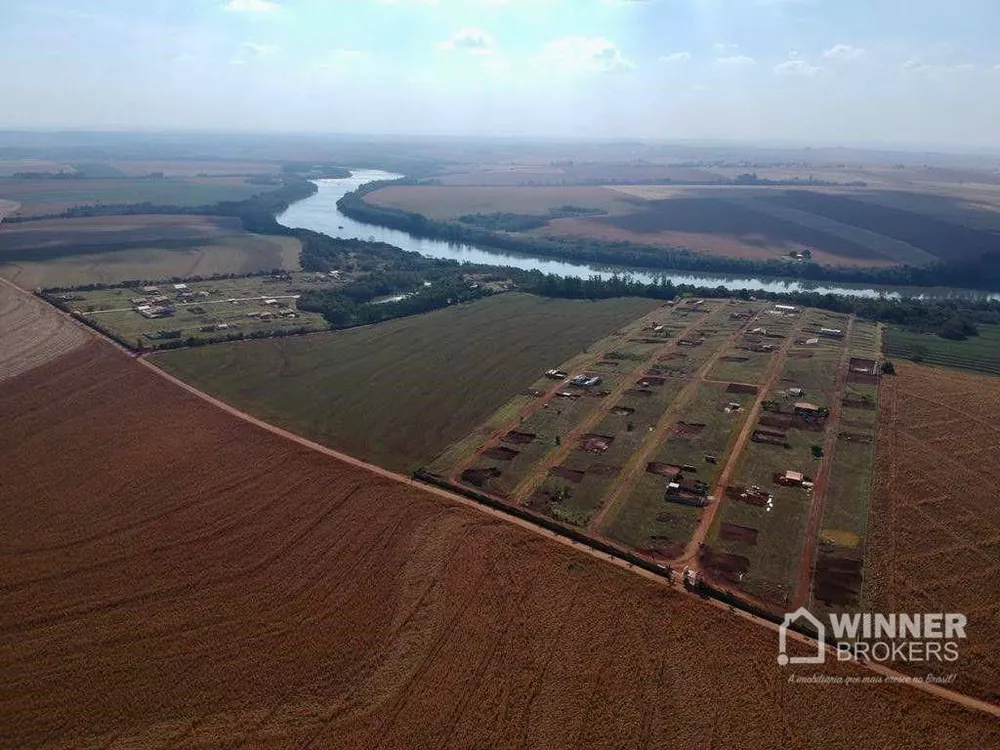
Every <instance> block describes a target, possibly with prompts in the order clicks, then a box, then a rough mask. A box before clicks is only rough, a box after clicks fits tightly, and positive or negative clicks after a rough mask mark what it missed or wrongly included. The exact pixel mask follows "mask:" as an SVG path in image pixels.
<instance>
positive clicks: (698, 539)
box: [677, 315, 806, 571]
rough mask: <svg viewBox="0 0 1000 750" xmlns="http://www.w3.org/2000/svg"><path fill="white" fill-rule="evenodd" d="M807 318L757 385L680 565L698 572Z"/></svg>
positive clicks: (776, 354) (788, 337)
mask: <svg viewBox="0 0 1000 750" xmlns="http://www.w3.org/2000/svg"><path fill="white" fill-rule="evenodd" d="M805 321H806V316H805V315H803V316H801V317H800V318H799V321H798V324H797V325H796V326H795V327H794V328H793V329H792V330H791V331H789V332H788V335H787V336H786V338H785V340H784V341H783V342H782V344H781V347H780V348H779V349H778V351H777V352H775V354H774V359H773V360H772V361H771V364H770V365H768V368H767V374H766V375H765V376H764V380H763V382H762V383H761V384H760V385H758V386H756V388H757V389H758V390H757V398H755V399H754V402H753V406H752V407H751V408H750V413H749V414H747V418H746V421H745V422H744V423H743V429H742V430H740V434H739V436H738V437H737V438H736V442H735V443H734V444H733V447H732V449H731V450H730V452H729V459H728V460H727V461H726V465H725V467H723V469H722V473H721V474H719V479H718V481H717V482H716V483H715V488H714V489H713V491H712V502H711V503H710V504H709V506H708V507H707V508H705V510H704V511H703V512H702V514H701V518H700V519H699V521H698V528H697V529H695V532H694V534H692V535H691V538H690V539H689V540H688V543H687V546H686V547H685V548H684V554H683V555H682V556H681V557H680V558H678V560H677V562H679V563H684V564H686V565H688V566H689V567H691V568H693V569H694V570H696V571H697V570H699V568H698V560H697V558H698V549H699V548H700V547H701V544H702V543H703V542H704V541H705V537H707V536H708V532H709V529H711V528H712V521H714V520H715V514H716V513H718V512H719V508H720V507H722V504H723V503H724V502H725V498H726V487H728V486H729V479H730V477H731V476H732V474H733V471H735V469H736V464H737V463H738V462H739V459H740V456H741V455H742V453H743V449H744V447H746V444H747V440H749V439H750V435H751V434H752V433H753V430H754V427H755V426H756V424H757V417H758V416H759V415H760V405H761V404H762V403H764V401H765V399H767V394H768V393H769V392H770V390H771V388H772V387H773V386H774V382H775V381H776V380H777V379H778V376H779V375H780V374H781V369H782V367H784V364H785V360H786V359H788V350H789V349H790V348H791V346H792V342H793V341H794V340H795V336H796V335H797V334H798V333H799V332H800V331H801V330H802V326H803V325H805Z"/></svg>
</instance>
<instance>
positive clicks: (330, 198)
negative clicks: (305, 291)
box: [277, 169, 1000, 299]
mask: <svg viewBox="0 0 1000 750" xmlns="http://www.w3.org/2000/svg"><path fill="white" fill-rule="evenodd" d="M400 176H401V175H397V174H393V173H391V172H383V171H380V170H377V169H361V170H357V171H355V172H353V173H352V174H351V176H350V177H345V178H342V179H325V180H316V185H317V187H318V188H319V190H318V191H317V192H316V193H315V194H314V195H312V196H310V197H309V198H305V199H303V200H301V201H298V202H297V203H294V204H292V205H291V206H289V208H288V209H287V210H286V211H285V212H284V213H282V214H281V215H279V216H278V217H277V218H278V222H279V223H280V224H282V225H284V226H286V227H290V228H293V229H311V230H313V231H315V232H322V233H323V234H328V235H330V236H331V237H340V238H344V239H363V240H376V241H378V242H387V243H389V244H390V245H395V246H396V247H400V248H402V249H403V250H410V251H415V252H418V253H420V254H421V255H423V256H425V257H428V258H449V259H452V260H457V261H459V262H468V263H483V264H487V265H500V266H513V267H514V268H521V269H524V270H528V271H533V270H538V271H541V272H542V273H552V274H556V275H559V276H578V277H581V278H587V277H589V276H592V275H595V274H596V275H598V276H601V277H604V278H607V277H609V276H611V275H612V274H613V273H616V272H617V273H618V274H624V273H627V274H629V275H631V276H632V277H633V278H635V279H636V280H638V281H642V282H645V283H651V282H653V281H654V280H655V279H659V278H667V279H669V280H670V281H672V282H673V283H674V284H693V285H695V286H705V287H717V286H723V287H725V288H727V289H732V290H734V291H735V290H739V289H747V290H750V291H767V292H819V293H821V294H827V293H832V294H840V295H845V296H850V297H880V296H886V297H901V296H912V297H919V298H924V299H940V298H949V297H954V298H959V297H961V298H984V297H988V298H990V299H1000V295H997V294H986V293H985V292H975V291H970V290H963V289H950V288H930V289H928V288H911V287H885V288H879V289H876V288H874V287H871V286H868V287H866V286H864V285H857V286H853V285H846V284H837V285H827V284H823V283H814V282H808V281H793V280H780V279H761V278H754V277H739V276H737V277H733V276H716V275H713V274H689V273H677V272H672V271H651V270H649V269H634V268H624V267H623V268H613V267H608V266H595V265H589V264H585V263H579V264H578V263H568V262H566V261H562V260H555V259H553V258H546V257H543V256H532V255H521V254H515V253H507V252H502V251H497V250H486V249H483V248H480V247H476V246H474V245H461V244H454V243H450V242H444V241H442V240H432V239H425V238H422V237H415V236H413V235H411V234H409V233H408V232H402V231H400V230H398V229H388V228H386V227H382V226H378V225H377V224H365V223H363V222H360V221H355V220H354V219H351V218H349V217H348V216H345V215H344V214H342V213H341V212H340V211H339V210H338V209H337V201H338V200H339V199H340V198H341V196H343V195H344V194H345V193H348V192H350V191H352V190H356V189H357V188H358V187H360V186H361V185H364V184H365V183H368V182H372V181H374V180H393V179H396V178H398V177H400Z"/></svg>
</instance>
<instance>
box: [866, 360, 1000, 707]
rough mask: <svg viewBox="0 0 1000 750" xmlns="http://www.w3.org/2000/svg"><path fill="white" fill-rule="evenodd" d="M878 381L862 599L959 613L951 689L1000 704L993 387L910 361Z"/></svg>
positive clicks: (999, 420)
mask: <svg viewBox="0 0 1000 750" xmlns="http://www.w3.org/2000/svg"><path fill="white" fill-rule="evenodd" d="M896 372H897V374H896V375H887V376H885V377H883V378H882V383H881V386H880V388H879V422H878V434H877V437H876V441H875V478H874V484H873V490H872V499H871V503H872V507H871V512H870V515H869V518H870V519H871V520H870V524H871V525H870V528H869V534H868V539H867V543H866V547H867V549H868V550H869V551H868V552H867V553H866V555H865V575H864V592H863V594H864V599H865V600H866V602H865V603H866V604H870V605H871V606H872V608H873V609H874V610H875V611H883V612H961V613H964V614H965V615H966V616H967V617H968V620H969V623H968V629H967V634H968V641H967V642H966V643H962V644H961V646H960V649H959V651H960V656H959V660H958V662H956V663H953V664H952V663H943V664H941V663H933V664H930V665H928V664H921V665H918V666H919V667H921V668H923V669H924V672H934V673H936V674H951V673H958V675H959V676H958V678H957V680H956V683H955V689H957V690H961V691H963V692H968V693H972V694H976V695H978V696H979V697H982V698H986V699H987V700H991V701H993V702H1000V648H998V647H997V643H998V639H1000V503H998V502H997V487H998V486H1000V463H998V462H997V460H996V459H997V451H998V449H1000V378H993V377H987V376H977V375H972V374H969V373H964V372H959V371H957V370H945V369H941V368H936V367H924V366H920V365H915V364H911V363H906V362H904V363H901V364H900V365H899V366H897V369H896Z"/></svg>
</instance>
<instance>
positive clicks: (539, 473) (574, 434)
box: [509, 303, 729, 505]
mask: <svg viewBox="0 0 1000 750" xmlns="http://www.w3.org/2000/svg"><path fill="white" fill-rule="evenodd" d="M728 306H729V305H728V303H727V304H723V305H720V306H719V308H718V309H716V310H713V311H712V312H711V313H709V314H708V315H706V316H704V317H703V318H701V319H700V320H696V321H695V322H694V323H692V324H691V325H689V326H688V327H687V328H685V329H684V330H683V331H681V332H680V333H678V334H677V335H676V336H674V337H672V338H670V339H667V340H666V341H664V345H663V346H658V347H657V348H655V349H654V350H653V351H651V352H650V353H649V356H648V357H647V358H646V359H644V360H642V362H641V363H640V364H639V366H638V367H636V368H635V369H633V370H632V371H631V372H629V373H628V374H627V375H625V376H624V377H623V378H622V380H621V382H620V383H619V384H618V385H617V386H616V387H615V389H614V390H613V391H612V392H611V393H609V394H608V395H607V396H605V397H604V398H602V399H600V400H599V401H598V402H597V405H596V406H595V407H594V409H593V410H592V411H591V412H590V414H588V415H587V416H586V418H585V419H583V420H582V421H580V422H577V423H576V425H575V426H574V427H573V429H572V430H570V431H569V432H567V433H566V435H564V436H563V437H562V438H561V440H560V444H559V445H558V446H557V447H556V449H555V450H552V451H549V453H547V454H546V455H545V456H543V457H542V459H541V460H540V461H539V462H538V465H537V466H536V467H535V468H534V469H533V470H532V471H531V472H530V473H529V474H528V475H527V476H526V477H525V478H524V479H522V480H521V482H520V483H519V484H518V485H517V487H515V488H514V491H513V492H511V493H510V499H509V502H511V503H513V504H514V505H521V504H523V501H524V500H526V499H527V498H529V497H530V496H531V493H532V492H534V491H535V489H537V488H538V486H539V485H540V484H541V483H542V482H544V481H545V478H546V477H547V476H548V474H549V470H550V469H551V468H552V467H554V466H558V465H560V464H561V463H562V462H563V461H564V460H565V459H566V457H567V456H568V455H569V454H570V452H572V451H573V450H574V449H575V448H576V446H577V442H578V441H579V439H580V437H581V436H583V435H584V434H586V433H588V432H590V431H591V430H592V429H593V428H594V427H596V426H597V424H598V423H599V422H600V420H601V419H603V418H604V416H605V415H607V413H608V409H609V408H610V406H608V404H610V405H611V406H613V405H615V404H617V403H618V402H619V401H620V400H621V397H622V395H623V394H624V393H625V391H627V390H628V389H629V388H634V387H635V383H636V380H638V379H639V378H640V377H642V375H643V374H644V373H646V372H649V368H650V367H651V366H652V364H653V363H654V362H655V361H656V358H657V357H658V356H661V355H662V354H663V353H664V352H665V351H668V350H673V349H676V348H677V346H678V343H677V342H678V341H680V340H682V339H684V338H686V337H687V336H688V335H689V334H690V333H691V332H692V331H694V330H696V329H698V328H701V327H703V326H704V325H705V324H706V323H707V322H708V321H710V320H712V319H714V318H715V316H716V315H719V314H721V312H722V311H723V310H725V309H726V308H727V307H728Z"/></svg>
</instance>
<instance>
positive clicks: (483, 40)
mask: <svg viewBox="0 0 1000 750" xmlns="http://www.w3.org/2000/svg"><path fill="white" fill-rule="evenodd" d="M437 48H438V50H440V51H441V52H453V51H454V52H468V53H469V54H470V55H492V54H493V53H494V52H495V51H496V47H495V44H494V42H493V37H491V36H490V35H489V34H487V33H486V32H485V31H483V30H482V29H471V28H466V29H460V30H459V31H457V32H456V33H455V34H453V35H452V36H451V38H450V39H446V40H445V41H443V42H439V43H438V45H437Z"/></svg>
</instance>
